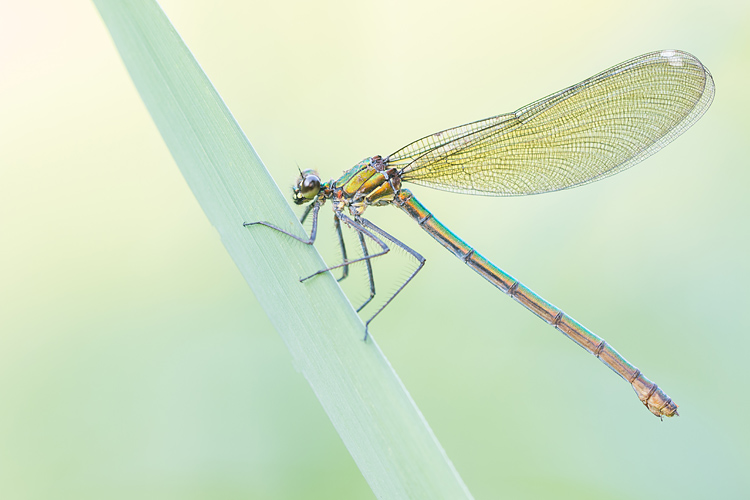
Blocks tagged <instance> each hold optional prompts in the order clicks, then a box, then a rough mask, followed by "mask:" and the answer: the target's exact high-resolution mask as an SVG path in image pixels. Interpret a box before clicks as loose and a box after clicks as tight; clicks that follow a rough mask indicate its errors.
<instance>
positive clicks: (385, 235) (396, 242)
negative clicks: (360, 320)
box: [357, 217, 425, 340]
mask: <svg viewBox="0 0 750 500" xmlns="http://www.w3.org/2000/svg"><path fill="white" fill-rule="evenodd" d="M357 222H359V223H360V224H361V225H362V226H363V227H366V228H368V229H371V230H372V231H374V232H376V233H378V234H379V235H380V236H382V237H383V238H385V239H387V240H388V241H390V242H391V243H393V244H394V245H396V246H398V247H399V248H401V249H403V250H405V251H406V252H407V253H409V254H410V255H411V256H412V257H414V258H415V259H417V261H418V262H419V265H418V266H417V268H416V269H415V270H414V271H413V272H412V273H411V274H410V275H409V277H408V278H406V281H404V282H403V283H402V284H401V286H400V287H398V290H396V292H395V293H394V294H393V295H391V297H390V298H389V299H388V300H386V301H385V304H383V305H382V306H380V309H378V310H377V311H376V312H375V314H373V315H372V317H371V318H370V319H368V320H367V322H366V323H365V340H367V336H368V335H369V331H370V330H369V329H370V323H371V322H372V320H374V319H375V316H377V315H378V314H380V312H381V311H382V310H383V309H385V308H386V306H387V305H388V304H390V303H391V301H392V300H393V299H395V298H396V295H398V294H399V293H400V292H401V290H403V289H404V288H405V287H406V285H408V284H409V282H410V281H411V280H412V279H413V278H414V276H416V275H417V273H418V272H419V271H420V270H421V269H422V267H424V263H425V258H424V257H422V256H421V255H420V254H419V253H418V252H416V251H415V250H413V249H412V248H410V247H408V246H407V245H406V244H405V243H402V242H401V241H399V240H397V239H396V238H395V237H394V236H391V235H390V234H388V233H386V232H385V231H383V230H382V229H380V228H379V227H378V226H376V225H375V224H373V223H372V222H370V221H369V220H367V219H363V218H362V217H357Z"/></svg>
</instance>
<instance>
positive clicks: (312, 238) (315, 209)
mask: <svg viewBox="0 0 750 500" xmlns="http://www.w3.org/2000/svg"><path fill="white" fill-rule="evenodd" d="M311 210H312V213H313V221H312V229H311V231H310V237H309V238H307V239H304V238H301V237H299V236H297V235H295V234H292V233H290V232H288V231H285V230H283V229H281V228H280V227H279V226H276V225H274V224H271V223H270V222H266V221H258V222H243V223H242V225H243V226H245V227H248V226H255V225H258V226H265V227H269V228H271V229H274V230H276V231H278V232H280V233H284V234H285V235H287V236H291V237H292V238H294V239H295V240H297V241H299V242H300V243H304V244H305V245H312V244H313V243H315V236H316V235H317V233H318V212H319V211H320V201H318V200H315V201H314V202H313V204H312V205H310V206H308V207H307V209H306V210H305V213H304V214H302V218H301V219H300V222H301V223H302V222H305V219H306V218H307V216H308V215H309V214H310V211H311Z"/></svg>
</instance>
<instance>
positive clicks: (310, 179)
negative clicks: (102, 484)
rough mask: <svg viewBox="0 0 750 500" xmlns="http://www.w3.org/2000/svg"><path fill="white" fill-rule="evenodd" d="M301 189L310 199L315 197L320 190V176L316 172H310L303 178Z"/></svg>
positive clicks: (303, 194)
mask: <svg viewBox="0 0 750 500" xmlns="http://www.w3.org/2000/svg"><path fill="white" fill-rule="evenodd" d="M299 191H300V193H301V194H302V196H304V197H305V198H307V199H308V200H309V199H311V198H313V197H314V196H316V195H317V194H318V192H319V191H320V177H318V176H317V175H315V174H308V175H306V176H305V178H304V179H302V182H301V183H300V186H299Z"/></svg>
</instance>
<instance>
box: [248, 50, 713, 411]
mask: <svg viewBox="0 0 750 500" xmlns="http://www.w3.org/2000/svg"><path fill="white" fill-rule="evenodd" d="M713 96H714V82H713V79H712V77H711V74H710V73H709V71H708V69H706V68H705V67H704V66H703V64H701V62H700V61H699V60H698V59H697V58H695V57H694V56H692V55H690V54H688V53H686V52H681V51H677V50H664V51H658V52H652V53H649V54H644V55H642V56H639V57H636V58H635V59H631V60H629V61H626V62H624V63H622V64H619V65H617V66H614V67H612V68H610V69H608V70H606V71H603V72H601V73H599V74H598V75H595V76H593V77H591V78H588V79H587V80H584V81H582V82H581V83H578V84H576V85H573V86H571V87H568V88H566V89H563V90H561V91H559V92H556V93H554V94H552V95H549V96H547V97H545V98H543V99H540V100H538V101H536V102H534V103H531V104H529V105H528V106H524V107H522V108H520V109H519V110H517V111H515V112H513V113H508V114H503V115H498V116H493V117H491V118H487V119H485V120H480V121H477V122H473V123H469V124H466V125H461V126H460V127H456V128H452V129H448V130H444V131H442V132H438V133H436V134H432V135H429V136H427V137H424V138H422V139H419V140H417V141H414V142H412V143H411V144H409V145H408V146H406V147H404V148H402V149H399V150H398V151H396V152H395V153H393V154H391V155H389V156H387V157H385V158H382V157H380V156H373V157H371V158H366V159H365V160H363V161H362V162H360V163H359V164H357V165H355V166H354V167H353V168H351V169H350V170H348V171H347V172H345V173H344V175H343V176H341V177H340V178H339V179H337V180H331V181H329V182H321V179H320V176H319V175H318V173H317V172H316V171H314V170H305V171H302V172H301V173H300V177H299V179H298V181H297V184H296V185H295V187H294V195H293V196H294V202H295V203H296V204H298V205H302V204H304V203H308V202H312V204H311V205H309V206H308V208H307V210H306V211H305V213H304V215H303V216H302V221H303V222H304V220H305V219H306V218H307V217H308V216H309V215H310V213H312V229H311V233H310V237H309V238H301V237H299V236H295V235H293V234H290V233H288V232H287V231H284V230H282V229H281V228H279V227H277V226H275V225H273V224H271V223H269V222H252V223H245V225H246V226H249V225H254V224H260V225H264V226H267V227H270V228H273V229H275V230H277V231H281V232H282V233H284V234H287V235H289V236H291V237H292V238H295V239H296V240H298V241H301V242H302V243H306V244H312V243H313V242H314V241H315V236H316V232H317V221H318V212H319V210H320V207H321V205H323V203H325V202H326V201H327V200H331V203H332V205H333V212H334V215H335V217H334V220H335V227H336V231H337V233H338V237H339V242H340V244H341V249H342V254H343V262H342V263H340V264H338V265H335V266H331V267H328V268H326V269H321V270H320V271H318V272H316V273H314V274H312V275H311V276H308V277H307V278H303V279H302V280H301V281H305V280H307V279H309V278H311V277H313V276H316V275H318V274H321V273H324V272H327V271H330V270H332V269H337V268H343V276H342V278H343V277H346V275H347V273H348V266H349V265H351V264H353V263H356V262H364V263H365V265H366V266H367V271H368V279H369V283H370V298H369V299H368V300H367V301H366V302H365V304H363V305H362V306H361V307H360V308H359V309H358V310H361V309H362V307H364V305H366V304H367V303H368V302H369V301H370V300H371V299H372V297H373V296H374V295H375V288H374V281H373V278H372V267H371V264H370V261H371V260H372V259H374V258H376V257H380V256H381V255H384V254H385V253H387V252H388V250H389V246H388V245H395V246H397V247H400V248H402V249H403V250H405V251H406V252H407V253H408V254H410V255H411V256H412V257H413V258H414V259H416V261H417V263H418V265H417V267H416V269H415V270H414V271H413V272H412V273H411V274H410V275H409V277H408V278H407V279H406V281H404V283H403V284H401V286H400V287H399V288H398V289H397V290H396V292H395V293H393V294H392V295H391V296H390V297H389V298H388V299H387V300H386V301H385V303H384V304H383V305H382V306H380V308H379V309H378V310H377V311H376V312H375V314H374V315H373V316H372V317H371V318H370V319H369V320H367V323H366V327H365V339H367V331H368V328H369V325H370V322H372V320H373V318H375V317H376V316H377V315H378V314H379V313H380V312H381V311H382V310H383V309H384V308H385V307H386V306H387V305H388V304H389V303H390V302H391V301H392V300H393V299H394V297H396V295H398V293H399V292H400V291H401V290H403V289H404V287H405V286H406V285H407V284H408V283H409V282H410V281H411V280H412V279H413V278H414V276H415V275H416V274H417V273H418V272H419V271H420V270H421V269H422V267H423V266H424V263H425V259H424V258H423V257H422V256H421V255H420V254H419V253H417V252H416V251H415V250H413V249H411V248H409V247H408V246H407V245H405V244H404V243H402V242H401V241H399V240H398V239H396V238H395V237H393V236H391V235H390V234H388V233H387V232H386V231H384V230H383V229H381V228H379V227H378V226H376V225H375V224H373V223H372V222H370V221H369V220H367V219H366V218H364V217H363V213H364V211H365V209H367V207H369V206H386V205H395V206H396V207H398V208H400V209H401V210H403V211H404V212H406V214H407V215H409V216H410V217H411V218H413V219H414V220H415V221H416V222H417V223H418V224H419V226H420V227H421V228H422V229H424V230H425V231H427V233H429V234H430V236H432V237H433V238H435V239H436V240H437V241H438V242H439V243H440V244H441V245H443V246H444V247H445V248H447V249H448V250H450V251H451V252H452V253H453V254H454V255H455V256H456V257H458V258H459V259H461V260H462V261H463V262H465V263H466V265H468V266H469V267H470V268H472V269H473V270H474V271H476V272H477V273H479V275H480V276H482V277H483V278H484V279H486V280H487V281H489V282H490V283H492V284H493V285H495V286H496V287H497V288H499V289H500V290H501V291H502V292H504V293H506V294H508V295H510V296H511V297H513V298H514V299H515V300H516V301H518V302H519V303H521V304H522V305H523V306H524V307H526V308H527V309H529V310H530V311H531V312H533V313H534V314H536V315H537V316H539V317H540V318H541V319H543V320H544V321H546V322H547V323H549V324H550V325H552V326H554V327H555V328H556V329H557V330H559V331H560V332H562V333H563V334H565V335H566V336H567V337H568V338H570V339H571V340H573V341H574V342H575V343H577V344H578V345H580V346H581V347H583V348H584V349H586V350H587V351H588V352H590V353H591V354H593V355H595V356H596V357H597V358H599V359H600V360H601V361H602V362H604V364H606V365H607V366H609V367H610V368H611V369H612V370H614V371H615V372H616V373H617V374H619V375H620V376H621V377H622V378H623V379H625V380H626V381H628V383H629V384H630V385H631V386H632V387H633V389H634V390H635V392H636V394H637V395H638V398H639V399H640V400H641V402H642V403H643V404H644V405H645V406H646V407H647V408H648V409H649V411H651V413H653V414H654V415H656V416H658V417H672V416H674V415H677V414H678V413H677V405H676V404H675V403H674V402H673V401H672V400H671V399H670V398H669V397H668V396H667V395H666V394H665V393H664V391H662V390H661V389H660V388H659V387H658V386H657V385H656V384H655V383H653V382H651V381H650V380H649V379H647V378H646V377H645V376H644V375H643V374H642V373H641V371H640V370H638V369H637V368H636V367H635V366H633V365H632V364H630V363H629V362H628V361H627V360H625V359H624V358H623V357H622V356H620V354H618V353H617V351H615V350H614V349H613V348H612V347H610V346H609V345H608V344H607V343H606V342H605V341H604V340H602V339H601V338H600V337H598V336H596V335H594V334H593V333H592V332H590V331H589V330H587V329H586V328H585V327H584V326H583V325H581V324H580V323H578V322H577V321H575V320H574V319H573V318H571V317H570V316H568V315H567V314H565V313H564V312H562V311H561V310H560V309H558V308H557V307H555V306H553V305H552V304H550V303H549V302H547V301H545V300H544V299H543V298H541V297H540V296H539V295H537V294H536V293H534V292H532V291H531V290H529V289H528V288H527V287H526V286H524V285H522V284H521V283H520V282H519V281H518V280H516V279H515V278H513V277H512V276H510V275H509V274H507V273H505V272H504V271H502V270H501V269H499V268H498V267H496V266H495V265H494V264H492V263H491V262H490V261H488V260H487V259H486V258H484V257H482V256H481V255H480V254H479V253H477V252H476V251H475V250H474V249H473V248H471V247H470V246H469V245H467V244H466V243H464V241H463V240H461V239H460V238H459V237H458V236H456V235H455V234H453V233H452V232H451V231H450V230H448V228H446V227H445V226H444V225H443V224H441V223H440V222H439V221H438V220H437V219H436V218H435V217H434V216H433V215H432V214H431V213H430V212H429V211H428V210H427V209H426V208H425V207H424V206H423V205H422V204H421V203H420V202H419V201H417V199H416V198H415V197H414V195H413V194H412V193H411V192H410V191H409V190H407V189H403V188H402V187H401V184H402V182H413V183H415V184H422V185H424V186H429V187H433V188H437V189H443V190H446V191H453V192H456V193H467V194H478V195H487V196H515V195H526V194H536V193H546V192H550V191H558V190H561V189H568V188H571V187H574V186H580V185H582V184H587V183H589V182H593V181H597V180H599V179H603V178H605V177H608V176H610V175H613V174H616V173H618V172H621V171H623V170H625V169H626V168H628V167H630V166H632V165H634V164H636V163H638V162H639V161H641V160H643V159H645V158H646V157H648V156H650V155H652V154H654V153H655V152H657V151H658V150H659V149H661V148H663V147H664V146H666V145H667V144H668V143H670V142H671V141H672V140H674V139H675V138H676V137H677V136H679V135H680V134H682V133H683V132H684V131H685V130H687V129H688V127H690V126H691V125H692V124H693V123H695V121H696V120H698V119H699V118H700V117H701V116H702V115H703V114H704V113H705V112H706V110H707V109H708V107H709V106H710V104H711V101H712V100H713ZM345 212H348V214H347V213H345ZM342 223H343V224H345V225H346V226H348V227H349V228H351V229H353V230H354V231H355V232H356V233H357V235H358V237H359V242H360V246H361V249H362V256H361V257H358V258H355V259H347V255H346V247H345V246H344V239H343V236H342V231H341V224H342ZM366 239H367V240H370V241H372V242H374V243H375V245H377V247H378V251H377V252H374V253H370V252H368V249H367V245H366V241H367V240H366Z"/></svg>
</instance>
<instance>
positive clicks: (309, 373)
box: [94, 0, 471, 499]
mask: <svg viewBox="0 0 750 500" xmlns="http://www.w3.org/2000/svg"><path fill="white" fill-rule="evenodd" d="M94 3H95V4H96V6H97V8H98V9H99V12H100V14H101V16H102V18H103V19H104V22H105V23H106V25H107V27H108V28H109V31H110V33H111V34H112V38H113V40H114V42H115V45H116V46H117V49H118V50H119V52H120V55H121V56H122V59H123V61H124V62H125V66H126V67H127V69H128V71H129V72H130V75H131V77H132V79H133V81H134V83H135V86H136V88H137V89H138V92H139V93H140V95H141V98H142V99H143V101H144V103H145V104H146V107H147V108H148V110H149V112H150V113H151V116H152V117H153V120H154V122H155V123H156V125H157V127H158V128H159V131H160V132H161V135H162V137H163V138H164V141H165V142H166V144H167V146H168V147H169V150H170V151H171V153H172V156H173V157H174V159H175V162H176V163H177V166H178V167H179V168H180V171H181V172H182V174H183V175H184V177H185V179H186V180H187V182H188V184H189V186H190V188H191V189H192V191H193V193H194V194H195V197H196V198H197V199H198V202H199V203H200V205H201V207H202V208H203V210H204V212H205V213H206V216H207V217H208V219H209V220H210V221H211V223H212V224H213V225H214V227H215V228H216V230H217V231H218V233H219V235H220V236H221V240H222V242H223V243H224V246H225V247H226V249H227V251H228V252H229V254H230V255H231V257H232V258H233V259H234V261H235V263H236V264H237V267H238V268H239V270H240V272H241V273H242V275H243V276H244V277H245V279H246V280H247V282H248V284H249V285H250V287H251V288H252V290H253V292H254V293H255V296H256V297H257V299H258V301H259V302H260V304H261V306H262V307H263V308H264V310H265V311H266V313H267V314H268V316H269V317H270V319H271V322H272V323H273V325H274V326H275V328H276V329H277V331H278V332H279V334H280V335H281V337H282V338H283V339H284V342H285V343H286V345H287V347H288V349H289V352H290V353H291V355H292V358H293V361H294V365H295V366H296V368H297V369H298V370H299V371H300V372H301V373H302V374H303V375H304V376H305V378H306V379H307V381H308V382H309V383H310V386H311V387H312V389H313V391H315V394H316V396H317V397H318V399H319V400H320V403H321V404H322V405H323V408H324V409H325V411H326V413H327V414H328V416H329V418H330V419H331V422H332V423H333V425H334V427H335V428H336V430H337V431H338V433H339V435H340V436H341V439H342V440H343V441H344V444H345V445H346V447H347V449H348V450H349V452H350V453H351V455H352V457H353V458H354V460H355V462H356V463H357V465H358V466H359V468H360V470H361V471H362V474H363V475H364V477H365V479H366V480H367V481H368V483H369V484H370V486H371V488H372V489H373V491H374V492H375V495H376V496H377V497H379V498H388V499H396V498H411V499H415V498H426V499H438V498H451V499H457V498H471V495H470V493H469V492H468V490H467V489H466V486H465V485H464V484H463V482H462V481H461V478H460V477H459V475H458V473H457V472H456V470H455V469H454V467H453V465H452V464H451V463H450V461H449V460H448V458H447V457H446V455H445V453H444V451H443V449H442V448H441V447H440V444H439V443H438V442H437V439H435V436H434V435H433V433H432V431H431V430H430V428H429V426H428V425H427V422H426V421H425V420H424V417H423V416H422V414H421V413H420V412H419V410H418V409H417V407H416V405H415V404H414V401H413V400H412V399H411V397H410V396H409V394H408V393H407V391H406V389H405V388H404V386H403V385H402V383H401V381H400V380H399V379H398V377H397V376H396V374H395V373H394V371H393V369H392V368H391V366H390V364H389V363H388V360H387V359H386V358H385V357H384V356H383V353H382V352H381V351H380V349H379V348H378V346H377V344H376V343H375V342H374V341H372V340H369V341H368V342H363V340H362V339H363V334H364V326H363V324H362V322H361V320H360V319H359V317H358V316H357V314H356V313H355V311H354V310H353V309H352V307H351V305H350V304H349V302H348V300H347V299H346V297H345V296H344V295H343V294H342V292H341V289H340V288H339V286H338V284H337V283H336V282H335V280H334V279H333V277H332V276H331V275H330V273H326V274H324V275H322V276H319V277H317V278H315V279H312V280H310V281H309V282H305V283H300V282H299V277H300V276H305V275H306V274H309V272H310V270H311V269H321V268H323V267H325V264H324V263H323V261H322V259H321V258H320V256H319V255H318V253H317V252H316V250H315V248H314V247H312V246H307V245H303V244H300V243H298V242H296V241H294V240H292V239H291V238H289V237H287V236H285V235H283V234H280V233H278V232H275V231H272V230H269V229H267V228H261V227H253V228H245V227H243V226H242V223H243V221H257V220H270V221H273V222H274V223H276V224H278V225H281V226H282V227H284V228H286V229H288V230H289V231H291V232H294V233H295V234H299V235H302V234H304V233H303V229H302V227H301V226H300V225H299V223H298V222H297V220H296V218H295V216H294V213H293V212H292V210H291V209H290V207H289V204H288V202H287V201H286V199H285V198H284V196H282V194H281V192H280V191H279V189H278V187H277V186H276V184H275V183H274V181H273V179H272V178H271V177H270V175H269V174H268V172H267V171H266V169H265V167H264V166H263V164H262V163H261V161H260V159H259V158H258V157H257V155H256V154H255V151H253V148H252V146H251V145H250V143H249V141H248V140H247V138H246V137H245V136H244V134H243V133H242V130H240V128H239V125H238V124H237V122H236V121H235V120H234V118H233V117H232V115H231V113H230V112H229V110H228V109H227V108H226V106H225V105H224V102H223V101H222V100H221V98H220V97H219V95H218V94H217V92H216V90H215V89H214V87H213V86H212V85H211V82H210V81H209V80H208V78H207V77H206V75H205V74H204V73H203V71H202V70H201V68H200V66H199V65H198V63H197V62H196V60H195V59H194V57H193V55H192V54H191V53H190V51H189V50H188V48H187V47H186V46H185V44H184V43H183V41H182V39H181V38H180V36H179V35H178V34H177V32H176V31H175V29H174V27H173V26H172V25H171V24H170V22H169V20H168V19H167V18H166V16H165V15H164V13H163V12H162V11H161V9H160V8H159V6H158V5H157V3H156V2H154V1H152V0H131V1H123V0H95V1H94ZM260 77H262V75H259V78H260ZM248 328H252V325H248Z"/></svg>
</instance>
